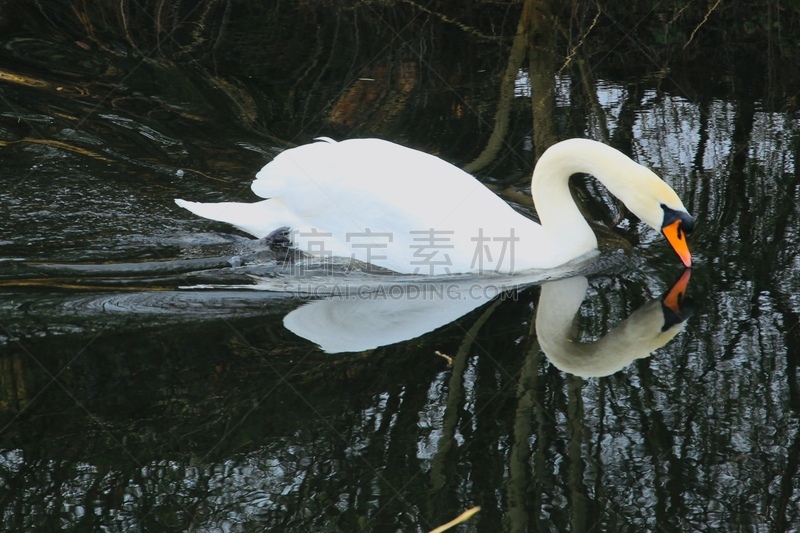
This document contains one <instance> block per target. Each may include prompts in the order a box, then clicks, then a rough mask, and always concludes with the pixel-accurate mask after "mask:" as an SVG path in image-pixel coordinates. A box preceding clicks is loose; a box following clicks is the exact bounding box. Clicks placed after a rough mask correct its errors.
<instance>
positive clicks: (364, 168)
mask: <svg viewBox="0 0 800 533" xmlns="http://www.w3.org/2000/svg"><path fill="white" fill-rule="evenodd" d="M252 189H253V192H255V193H256V194H257V195H258V196H261V197H263V198H273V199H277V200H278V201H279V202H280V204H281V205H282V206H285V207H286V208H287V209H288V210H290V211H291V217H290V218H292V219H293V220H296V221H300V222H298V223H297V224H296V227H293V228H292V229H293V231H294V238H295V243H296V245H297V246H298V248H299V249H300V250H302V251H311V250H318V249H319V248H320V246H322V245H324V251H325V252H330V253H331V255H333V256H344V257H355V258H356V259H359V260H361V261H365V260H367V259H369V258H368V257H367V255H370V256H371V262H372V263H373V264H377V265H379V266H383V267H386V268H389V269H391V270H395V271H397V272H404V273H423V274H428V273H434V274H442V273H445V271H446V270H449V271H450V272H452V273H455V272H466V271H470V270H473V271H474V270H477V266H478V265H477V263H476V261H475V259H476V255H475V254H476V249H477V247H478V246H482V245H484V244H486V245H487V246H489V247H490V248H489V251H488V255H492V253H491V252H492V251H494V252H495V253H494V255H493V256H492V263H498V259H499V255H500V252H501V247H502V245H503V241H501V240H494V241H492V239H503V238H505V239H506V240H509V239H510V238H512V235H510V233H511V230H510V228H514V234H513V237H514V238H516V239H520V240H521V241H522V242H525V241H526V240H527V241H529V242H530V240H531V239H532V238H534V239H535V238H536V237H534V236H533V234H535V233H539V232H540V231H541V228H540V227H539V226H538V225H537V224H535V223H533V222H531V221H530V220H528V219H526V218H525V217H523V216H522V215H520V214H518V213H517V212H515V211H514V210H513V209H512V208H511V207H510V206H508V205H507V204H506V203H505V202H504V201H503V200H501V199H500V198H499V197H497V196H496V195H495V194H494V193H492V192H491V191H490V190H489V189H487V188H486V187H485V186H484V185H483V184H481V183H480V182H478V181H477V180H476V179H475V178H473V177H472V176H470V175H469V174H467V173H466V172H464V171H462V170H460V169H459V168H457V167H455V166H453V165H451V164H449V163H447V162H445V161H443V160H441V159H439V158H438V157H435V156H433V155H429V154H426V153H423V152H419V151H416V150H412V149H410V148H405V147H403V146H400V145H397V144H394V143H390V142H387V141H383V140H379V139H352V140H347V141H342V142H338V143H337V142H315V143H313V144H308V145H304V146H300V147H297V148H293V149H291V150H287V151H286V152H283V153H281V154H280V155H278V156H277V157H276V158H275V159H274V160H273V161H272V162H271V163H269V164H268V165H267V166H265V167H264V168H263V169H262V170H261V171H260V172H259V173H258V174H257V176H256V180H255V181H254V182H253V185H252ZM269 203H270V202H266V204H267V206H268V204H269ZM480 239H484V240H485V241H486V242H485V243H484V242H481V241H480ZM321 243H322V244H321ZM370 246H371V247H372V248H371V250H367V248H368V247H370ZM514 246H521V245H520V243H519V242H516V241H515V244H514ZM482 252H483V251H482ZM510 253H511V252H510V250H506V257H505V263H506V265H505V266H503V265H502V264H499V266H500V270H504V271H508V270H513V269H514V265H513V264H510V261H511V259H510V257H509V254H510ZM376 256H381V257H385V259H383V260H376ZM426 258H427V259H426ZM485 259H486V258H485V257H484V264H483V265H481V266H482V267H483V269H484V270H487V271H491V270H496V268H495V267H496V266H498V265H493V264H492V263H489V262H486V261H485ZM431 265H437V266H438V267H439V268H436V269H435V270H431V269H430V267H431Z"/></svg>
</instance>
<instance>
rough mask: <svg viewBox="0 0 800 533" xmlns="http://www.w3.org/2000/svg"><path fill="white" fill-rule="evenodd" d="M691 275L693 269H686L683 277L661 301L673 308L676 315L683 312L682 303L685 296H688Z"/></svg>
mask: <svg viewBox="0 0 800 533" xmlns="http://www.w3.org/2000/svg"><path fill="white" fill-rule="evenodd" d="M691 277H692V271H691V270H684V271H683V275H681V278H680V279H679V280H678V281H676V282H675V284H674V285H673V286H672V288H671V289H670V290H669V292H668V293H667V295H666V296H664V299H663V300H661V303H663V304H664V305H665V306H667V307H669V308H670V309H672V310H673V311H674V312H675V314H676V315H680V314H681V311H682V309H681V304H682V303H683V297H684V296H686V290H687V289H688V287H689V278H691Z"/></svg>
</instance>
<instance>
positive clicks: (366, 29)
mask: <svg viewBox="0 0 800 533" xmlns="http://www.w3.org/2000/svg"><path fill="white" fill-rule="evenodd" d="M468 4H469V7H468V8H464V10H463V11H458V12H450V11H452V9H450V8H449V7H448V6H447V5H444V6H437V5H435V4H431V6H428V7H426V8H423V7H421V6H418V5H416V4H413V3H405V2H397V3H393V2H375V3H370V2H366V3H355V2H354V3H348V2H341V3H338V2H321V3H319V4H315V3H309V2H300V1H298V2H283V3H278V5H276V6H273V7H261V6H256V5H248V4H247V3H241V2H239V3H237V2H218V1H212V0H209V1H205V2H198V3H196V5H192V6H188V5H183V4H181V3H179V2H146V3H135V2H124V1H123V2H116V1H115V2H96V3H93V5H92V6H88V5H87V4H83V5H80V4H79V3H74V4H73V5H66V4H55V3H53V4H50V5H48V6H47V7H42V6H43V3H38V2H35V3H31V2H22V1H20V2H13V1H12V2H6V3H2V4H0V27H1V28H2V33H1V34H0V35H2V37H0V161H2V170H0V175H1V176H2V181H3V187H2V188H1V189H0V213H2V216H1V217H0V519H2V524H3V528H2V529H3V530H8V531H31V530H36V531H55V530H73V531H94V530H103V531H187V530H188V531H265V530H267V531H299V532H300V531H302V532H305V531H343V532H351V531H430V530H432V529H434V528H435V527H437V526H439V525H442V524H445V523H446V522H448V521H450V520H452V519H453V518H455V517H456V516H458V515H459V514H461V513H462V512H464V511H466V510H467V509H470V508H473V507H475V506H480V511H479V512H478V513H477V514H476V515H474V516H473V517H472V518H471V519H470V520H468V521H467V522H466V523H465V524H463V525H460V526H458V528H460V529H456V530H459V531H796V530H797V529H798V528H800V483H799V481H800V478H799V477H798V464H799V461H800V433H799V431H800V427H799V426H798V422H799V420H798V418H799V417H800V390H799V389H798V385H800V381H799V379H800V378H798V359H799V358H800V300H799V299H798V297H797V294H796V289H797V287H799V286H800V279H798V278H800V257H798V245H799V244H800V242H798V241H800V237H798V228H800V223H799V221H798V214H799V213H800V208H799V207H798V205H799V204H798V201H800V182H799V181H798V173H797V155H798V148H800V135H798V133H800V131H799V130H798V126H799V125H800V124H799V121H798V114H797V111H796V95H797V90H796V87H800V81H798V77H797V73H796V72H794V71H793V70H791V69H789V68H788V67H786V69H784V67H783V66H781V69H782V70H781V73H782V74H783V75H782V76H776V75H775V72H776V70H777V68H778V67H777V65H778V63H777V61H778V59H777V58H776V56H775V54H777V53H778V49H777V48H775V49H774V50H773V49H772V48H770V54H767V55H765V54H762V53H760V52H761V50H760V49H759V50H756V51H755V52H756V53H751V52H753V50H752V49H750V48H747V47H746V46H744V45H742V47H741V48H739V47H737V46H738V45H734V44H731V43H728V42H722V43H720V42H718V41H716V40H715V38H712V37H711V36H720V35H722V36H724V35H727V34H725V33H724V32H721V31H720V27H719V26H713V24H715V23H716V24H723V23H722V22H719V20H722V19H714V18H712V17H709V22H708V24H709V26H708V27H706V26H703V25H702V24H700V23H701V22H703V16H704V14H705V13H704V12H698V13H692V12H689V11H687V13H688V14H684V15H683V16H685V17H689V18H690V19H691V20H688V19H687V20H683V19H681V20H682V23H684V24H685V25H686V28H684V29H683V30H682V31H678V30H679V29H680V28H678V22H675V21H676V20H677V15H676V18H674V19H671V22H669V24H666V26H665V25H664V24H662V23H660V22H659V20H670V19H669V17H667V18H665V19H659V18H656V19H653V20H651V19H646V22H641V21H637V20H631V19H627V18H624V17H617V18H614V15H612V12H611V11H609V12H608V13H605V14H603V15H602V16H601V15H600V14H599V13H595V12H593V11H586V12H583V11H580V10H578V12H576V13H573V15H574V16H573V17H572V18H571V19H570V18H569V17H567V18H566V19H564V20H565V24H567V25H568V27H567V28H566V35H565V33H564V27H561V31H559V32H556V31H555V30H553V28H549V30H548V28H547V27H544V28H543V27H542V26H541V24H542V23H541V20H540V19H539V18H537V17H535V16H534V17H532V18H528V17H527V15H525V13H528V11H527V10H528V9H533V7H532V3H531V2H525V3H524V7H525V9H526V11H523V5H522V4H521V3H512V4H509V5H502V6H501V5H500V4H487V3H482V2H474V3H468ZM449 9H450V10H449ZM586 9H588V8H586ZM626 9H627V8H626ZM448 10H449V11H448ZM556 15H558V16H559V17H561V16H563V14H559V13H556ZM634 15H635V13H634ZM631 16H633V15H631ZM693 16H694V17H696V18H691V17H693ZM719 16H720V17H722V16H724V13H723V14H721V15H719ZM642 20H645V19H642ZM715 20H716V22H715ZM640 22H641V24H640ZM659 24H661V25H659ZM654 28H661V29H663V28H667V29H670V30H671V31H672V32H673V33H671V34H669V35H667V36H666V37H665V36H664V35H662V34H660V33H657V32H656V30H655V29H654ZM695 28H697V31H696V32H695V33H692V30H693V29H695ZM634 30H637V31H634ZM704 30H708V33H704ZM534 31H537V32H539V33H537V35H538V36H541V35H545V36H544V37H543V38H541V41H537V43H539V44H537V46H534V47H532V48H529V49H527V52H526V46H527V40H526V37H527V35H528V32H534ZM542 31H544V33H541V32H542ZM548 31H549V33H548ZM715 32H716V33H715ZM551 34H552V35H551ZM670 35H671V37H670ZM689 36H691V39H690V37H689ZM670 38H671V39H676V42H672V43H671V44H670V42H669V39H670ZM719 38H721V39H722V38H723V37H719ZM664 39H667V44H664ZM564 40H566V42H562V41H564ZM779 44H780V43H779ZM776 46H777V45H776ZM721 50H725V53H724V54H722V53H721V52H720V51H721ZM780 52H781V53H784V50H783V49H782V48H781V49H780ZM792 87H794V89H793V88H792ZM320 135H326V136H330V137H335V138H339V139H344V138H356V137H368V136H376V137H381V138H385V139H389V140H392V141H394V142H398V143H401V144H404V145H407V146H411V147H414V148H418V149H421V150H424V151H426V152H430V153H434V154H437V155H439V156H440V157H443V158H444V159H446V160H448V161H451V162H453V163H454V164H457V165H459V166H462V167H465V168H468V169H469V170H470V171H471V172H473V173H475V174H476V175H477V176H478V177H479V178H480V179H481V180H482V181H484V182H485V183H487V184H488V185H489V186H490V187H492V188H493V189H494V190H495V191H497V192H498V194H500V195H502V196H503V197H504V198H505V199H506V200H508V201H509V202H510V203H512V205H514V206H515V207H516V208H517V209H518V210H520V211H521V212H523V213H526V214H528V215H531V216H534V215H535V213H534V211H533V208H532V205H531V201H530V197H529V190H528V186H529V179H530V172H531V169H532V167H533V165H534V161H535V158H536V155H537V154H539V153H541V151H542V150H543V149H544V147H546V146H548V145H549V144H551V143H552V142H554V141H555V140H558V139H563V138H568V137H590V138H595V139H598V140H603V141H605V142H607V143H609V144H612V145H614V146H616V147H618V148H620V149H622V150H623V151H626V152H627V153H629V154H631V155H632V156H633V157H634V159H636V160H638V161H639V162H641V163H643V164H645V165H647V166H649V167H651V168H652V169H654V170H655V171H656V172H657V173H659V175H661V176H662V177H663V178H664V179H665V180H666V181H667V182H668V183H669V184H670V185H671V186H672V187H673V188H674V189H675V190H676V191H677V192H678V194H679V196H681V198H683V200H684V203H685V204H686V206H687V208H688V209H689V211H690V212H691V213H692V214H693V215H694V217H695V220H696V222H697V229H696V230H695V234H694V235H693V236H692V239H691V241H690V244H691V248H692V251H693V256H694V258H695V268H694V269H693V270H692V271H691V275H688V274H685V273H684V272H683V270H682V268H680V263H679V262H678V260H677V258H676V257H675V256H674V254H673V253H672V252H671V251H670V250H669V249H668V247H667V245H666V244H665V242H664V241H663V239H662V238H661V236H659V235H657V234H655V233H654V232H652V231H651V230H649V229H647V228H645V227H644V226H643V224H641V223H640V222H639V221H638V220H637V219H635V218H634V217H633V216H632V215H629V214H628V213H627V212H626V211H625V210H624V208H623V207H621V206H620V205H619V204H618V203H617V202H616V201H615V200H614V199H613V198H612V197H611V196H609V195H608V194H607V192H606V191H605V190H604V189H603V188H602V187H601V186H599V185H598V184H597V183H596V182H594V181H593V180H591V179H588V178H583V177H579V178H574V180H575V182H574V184H575V191H574V192H575V196H576V197H577V198H579V200H580V201H581V202H582V204H583V208H584V209H585V212H586V213H587V214H588V216H589V217H590V219H591V220H592V221H593V222H594V223H596V230H597V232H598V234H599V236H600V240H601V248H602V250H601V254H600V255H599V256H598V257H595V258H593V259H591V260H589V261H586V262H583V263H581V264H580V265H576V266H575V268H573V269H572V271H570V272H567V271H560V272H556V273H550V274H549V275H547V276H542V275H541V273H540V274H537V275H533V276H532V277H528V278H525V277H517V278H515V277H513V276H512V277H510V278H499V277H498V278H489V279H474V278H463V277H458V276H454V277H452V278H448V279H445V280H439V281H437V282H436V283H433V282H430V283H428V282H427V281H426V282H425V283H422V284H420V283H418V282H417V281H415V280H414V279H409V278H408V277H403V278H391V277H388V278H387V276H386V275H383V274H379V273H367V272H360V271H358V270H356V271H353V270H352V269H351V266H350V265H347V264H339V263H334V264H322V265H318V264H305V263H302V262H301V263H300V264H299V266H298V264H294V263H288V264H289V265H290V266H291V268H287V263H285V262H282V261H281V259H282V258H280V257H277V256H276V255H275V254H274V253H273V252H271V251H269V250H267V249H266V248H265V247H264V246H263V243H259V242H257V241H253V240H251V239H249V238H248V237H246V236H244V235H242V234H240V233H238V232H236V231H235V230H231V229H230V228H229V227H226V226H225V225H222V224H217V223H213V222H209V221H205V220H200V219H198V218H196V217H194V216H193V215H191V214H190V213H188V212H186V211H184V210H182V209H180V208H178V207H177V206H176V205H175V204H174V203H173V199H174V198H187V199H192V200H197V201H207V202H208V201H253V200H255V199H256V198H255V197H254V196H253V195H252V193H250V191H249V184H250V182H251V180H252V179H253V176H254V175H255V173H256V172H257V171H258V170H259V169H260V168H261V167H262V166H263V165H264V164H265V163H267V162H268V161H270V160H271V159H272V158H273V157H274V156H275V155H276V154H277V153H279V152H280V151H281V150H283V149H285V148H287V147H290V146H293V145H295V144H298V143H305V142H309V141H310V140H311V139H313V138H314V137H316V136H320ZM377 178H379V176H377V177H376V179H377ZM420 194H425V191H420ZM353 208H354V209H357V208H358V206H353ZM298 269H299V270H298ZM575 274H578V275H575ZM365 285H368V286H369V287H371V289H370V290H369V291H366V292H364V293H357V292H356V294H357V295H359V297H356V298H350V297H347V296H349V295H351V293H347V291H346V290H345V291H344V292H343V288H345V289H346V288H349V289H353V290H356V291H357V290H358V289H359V288H360V287H364V286H365ZM320 286H323V287H326V290H317V289H318V288H319V287H320ZM334 289H335V290H334ZM684 294H686V295H687V296H686V298H685V299H684V297H683V295H684ZM689 300H691V301H689ZM573 318H574V320H573ZM665 321H666V322H665ZM662 330H663V331H662ZM437 352H438V354H437ZM439 354H442V355H439ZM443 355H447V356H449V357H450V358H451V362H448V360H447V359H446V358H445V357H443Z"/></svg>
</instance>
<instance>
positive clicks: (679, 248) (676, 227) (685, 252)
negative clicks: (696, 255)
mask: <svg viewBox="0 0 800 533" xmlns="http://www.w3.org/2000/svg"><path fill="white" fill-rule="evenodd" d="M681 222H682V221H681V220H680V219H679V220H676V221H675V222H672V223H670V224H667V225H666V226H664V227H662V228H661V233H663V234H664V237H666V238H667V241H668V242H669V244H670V246H672V249H673V250H675V253H677V254H678V257H680V258H681V261H683V265H684V266H685V267H686V268H689V267H691V266H692V254H691V253H689V244H688V243H687V242H686V232H685V231H683V227H682V226H681Z"/></svg>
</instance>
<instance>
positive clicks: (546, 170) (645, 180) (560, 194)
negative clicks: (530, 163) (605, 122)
mask: <svg viewBox="0 0 800 533" xmlns="http://www.w3.org/2000/svg"><path fill="white" fill-rule="evenodd" d="M577 173H585V174H591V175H594V177H596V178H597V179H598V180H600V181H601V182H602V183H603V184H604V185H605V186H606V187H607V188H608V190H609V191H610V192H611V194H613V195H614V196H616V197H617V198H619V199H620V200H622V202H623V203H624V204H625V205H626V206H627V207H628V209H630V210H631V212H633V214H635V215H636V216H637V217H639V219H640V220H642V222H645V223H646V224H648V225H650V226H651V227H652V228H653V229H655V230H657V231H660V232H661V233H662V234H663V235H664V236H665V237H666V238H667V241H668V242H669V244H670V245H671V246H672V248H673V249H674V250H675V252H677V254H678V256H679V257H680V258H681V261H682V262H683V264H684V265H685V266H687V267H689V266H691V265H692V256H691V254H690V253H689V246H688V245H687V243H686V235H687V234H688V233H689V232H691V231H692V228H693V227H694V222H693V221H692V217H691V215H689V212H688V211H687V210H686V208H685V207H684V206H683V202H681V199H680V198H678V195H677V194H675V191H673V190H672V188H671V187H670V186H669V185H667V184H666V183H664V181H663V180H662V179H661V178H659V177H658V176H657V175H656V174H655V173H654V172H653V171H652V170H650V169H649V168H647V167H645V166H643V165H640V164H639V163H637V162H635V161H633V160H632V159H631V158H629V157H628V156H626V155H625V154H623V153H622V152H620V151H619V150H616V149H614V148H612V147H610V146H608V145H606V144H603V143H601V142H597V141H592V140H589V139H568V140H566V141H561V142H559V143H556V144H554V145H553V146H551V147H550V148H548V149H547V150H546V151H545V153H544V154H542V157H541V158H540V159H539V162H538V163H537V165H536V168H535V169H534V171H533V178H532V182H531V192H532V193H533V198H534V203H535V204H536V211H537V212H538V213H539V216H540V218H541V220H542V226H545V225H546V224H547V225H548V226H550V225H552V226H558V225H559V224H561V225H562V226H563V225H564V223H563V220H569V214H568V213H567V214H565V212H564V210H565V209H566V208H568V207H570V204H571V203H572V198H571V196H570V195H569V189H568V188H567V187H564V184H565V182H566V180H567V179H569V176H571V175H572V174H577ZM554 176H561V177H563V178H566V179H564V181H560V180H558V179H553V177H554ZM572 205H573V206H574V204H572ZM575 214H576V215H577V216H580V214H579V213H578V212H577V209H576V210H575ZM567 225H568V224H567ZM567 229H573V228H571V227H568V228H567ZM587 230H588V226H587Z"/></svg>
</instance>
